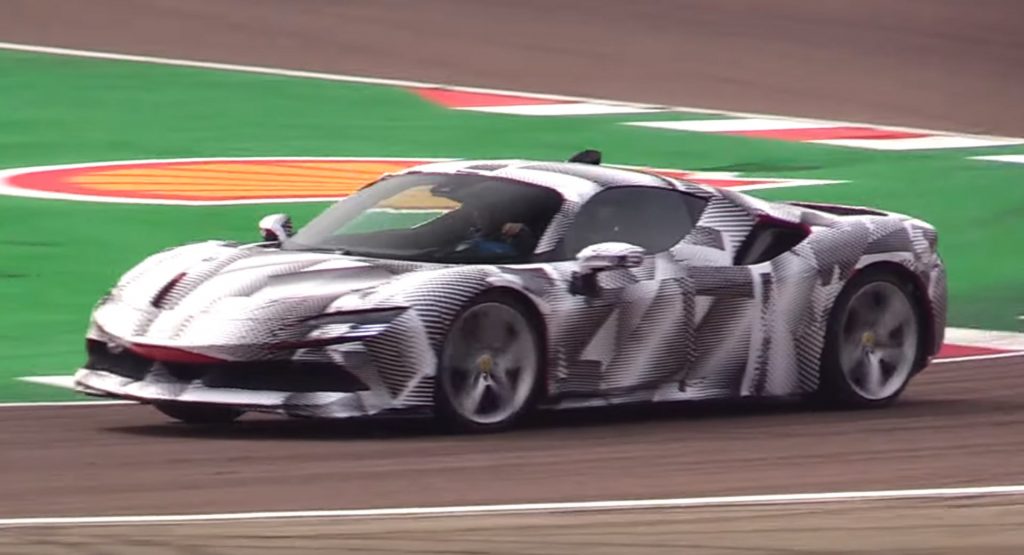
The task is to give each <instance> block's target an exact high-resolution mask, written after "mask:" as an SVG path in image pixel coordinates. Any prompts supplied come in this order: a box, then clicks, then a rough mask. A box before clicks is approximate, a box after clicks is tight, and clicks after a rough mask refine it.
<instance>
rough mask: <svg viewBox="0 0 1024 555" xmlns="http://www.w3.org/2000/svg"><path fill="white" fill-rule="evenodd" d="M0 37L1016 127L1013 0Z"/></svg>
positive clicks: (93, 25)
mask: <svg viewBox="0 0 1024 555" xmlns="http://www.w3.org/2000/svg"><path fill="white" fill-rule="evenodd" d="M0 10H2V13H0V15H2V16H0V40H4V41H9V42H26V43H34V44H46V45H51V46H65V47H78V48H92V49H105V50H112V51H118V52H128V53H135V54H150V55H161V56H173V57H184V58H194V59H202V60H211V61H223V62H235V63H246V64H254V65H266V66H280V67H288V68H293V69H312V70H322V71H337V72H348V73H356V74H362V75H372V76H378V77H393V78H400V79H418V80H430V81H439V82H447V83H452V84H461V85H476V86H490V87H502V88H513V89H523V90H532V91H536V92H550V93H561V94H571V95H582V96H598V97H608V98H614V99H619V100H634V101H644V102H655V103H659V102H660V103H669V104H682V105H692V106H696V107H706V108H719V109H732V110H741V111H756V112H769V113H779V114H783V115H790V116H813V117H824V118H830V119H846V120H851V121H863V122H872V123H888V124H902V125H912V126H918V127H926V128H938V129H945V130H955V131H967V132H987V133H993V134H1010V135H1013V134H1020V133H1024V109H1022V107H1021V103H1020V98H1021V97H1020V91H1021V90H1022V89H1024V71H1021V68H1024V33H1022V32H1021V31H1020V26H1021V22H1022V21H1024V2H1020V1H1019V0H899V1H893V0H771V1H770V2H766V1H764V0H730V1H727V2H723V1H721V0H687V1H676V0H634V1H629V2H622V1H620V0H558V1H557V2H551V1H548V0H515V1H510V0H509V1H498V0H488V1H480V0H346V1H344V2H336V1H333V0H292V1H287V2H284V1H275V0H173V1H169V0H89V1H88V2H83V1H81V0H5V2H4V3H3V6H2V8H0Z"/></svg>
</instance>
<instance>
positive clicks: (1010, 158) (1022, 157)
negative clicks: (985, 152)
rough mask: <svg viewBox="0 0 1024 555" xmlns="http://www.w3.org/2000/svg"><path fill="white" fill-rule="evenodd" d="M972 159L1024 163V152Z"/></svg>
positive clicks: (1023, 317) (1023, 318) (974, 158)
mask: <svg viewBox="0 0 1024 555" xmlns="http://www.w3.org/2000/svg"><path fill="white" fill-rule="evenodd" d="M972 160H995V161H996V162H1010V163H1011V164H1024V154H1004V155H1001V156H974V157H973V158H972ZM1021 319H1022V320H1024V316H1022V317H1021Z"/></svg>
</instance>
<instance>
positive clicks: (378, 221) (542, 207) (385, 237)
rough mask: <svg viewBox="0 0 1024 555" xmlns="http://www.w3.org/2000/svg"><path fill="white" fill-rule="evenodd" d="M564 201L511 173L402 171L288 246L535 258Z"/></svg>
mask: <svg viewBox="0 0 1024 555" xmlns="http://www.w3.org/2000/svg"><path fill="white" fill-rule="evenodd" d="M561 205H562V196H561V195H560V194H559V193H558V192H557V191H554V190H552V189H549V188H546V187H541V186H536V185H530V184H528V183H523V182H519V181H514V180H510V179H503V178H495V177H489V176H481V175H475V174H431V173H410V174H402V175H397V176H391V177H386V178H384V179H381V180H380V181H378V182H376V183H374V184H373V185H372V186H369V187H366V188H364V189H363V190H361V191H359V192H358V193H356V194H354V195H352V196H350V197H348V198H345V199H343V200H341V201H339V202H338V203H336V204H335V205H333V206H331V207H330V208H328V209H327V210H326V211H324V212H323V213H322V214H320V215H319V216H317V217H316V218H314V219H313V220H312V221H311V222H310V223H309V224H308V225H306V226H305V227H303V228H302V230H300V231H299V232H298V233H297V234H296V235H295V236H294V237H292V238H290V239H288V240H286V241H285V242H284V244H283V245H282V248H284V249H287V250H326V251H338V252H343V253H347V254H353V255H359V256H369V257H374V258H393V259H402V260H416V261H424V262H440V263H450V264H480V263H523V262H530V261H532V260H533V251H534V249H535V248H536V246H537V242H538V241H539V240H540V238H541V236H542V235H543V234H544V231H545V230H546V229H547V227H548V224H549V223H550V222H551V219H552V218H553V217H554V216H555V214H556V213H557V212H558V210H559V208H560V207H561Z"/></svg>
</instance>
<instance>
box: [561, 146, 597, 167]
mask: <svg viewBox="0 0 1024 555" xmlns="http://www.w3.org/2000/svg"><path fill="white" fill-rule="evenodd" d="M569 161H570V162H576V163H578V164H593V165H595V166H598V165H600V164H601V151H600V150H591V149H587V150H581V151H579V152H577V153H576V154H573V155H572V158H569Z"/></svg>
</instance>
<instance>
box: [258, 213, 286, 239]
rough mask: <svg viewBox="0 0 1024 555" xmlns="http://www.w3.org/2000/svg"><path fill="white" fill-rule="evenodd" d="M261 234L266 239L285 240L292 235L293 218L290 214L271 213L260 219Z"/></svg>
mask: <svg viewBox="0 0 1024 555" xmlns="http://www.w3.org/2000/svg"><path fill="white" fill-rule="evenodd" d="M260 235H262V236H263V240H264V241H277V242H280V241H284V240H285V239H287V238H289V237H291V236H292V219H291V217H290V216H289V215H288V214H271V215H269V216H263V219H262V220H260Z"/></svg>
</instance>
